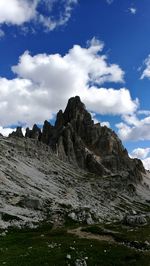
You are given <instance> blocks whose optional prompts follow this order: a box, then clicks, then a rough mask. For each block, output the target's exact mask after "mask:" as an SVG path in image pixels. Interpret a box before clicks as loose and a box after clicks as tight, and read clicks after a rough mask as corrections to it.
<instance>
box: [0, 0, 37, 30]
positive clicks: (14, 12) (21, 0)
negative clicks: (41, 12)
mask: <svg viewBox="0 0 150 266" xmlns="http://www.w3.org/2000/svg"><path fill="white" fill-rule="evenodd" d="M37 4H38V0H34V1H29V0H7V1H6V0H0V24H3V23H6V24H13V25H21V24H23V23H24V22H27V21H30V20H31V19H33V18H34V17H35V16H36V7H37Z"/></svg>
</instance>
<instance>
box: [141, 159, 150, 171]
mask: <svg viewBox="0 0 150 266" xmlns="http://www.w3.org/2000/svg"><path fill="white" fill-rule="evenodd" d="M142 162H143V164H144V167H145V169H147V170H150V157H148V158H146V159H144V160H142Z"/></svg>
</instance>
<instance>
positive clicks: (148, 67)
mask: <svg viewBox="0 0 150 266" xmlns="http://www.w3.org/2000/svg"><path fill="white" fill-rule="evenodd" d="M144 78H148V79H150V54H149V55H148V57H147V58H146V59H145V60H144V71H143V73H142V75H141V79H144Z"/></svg>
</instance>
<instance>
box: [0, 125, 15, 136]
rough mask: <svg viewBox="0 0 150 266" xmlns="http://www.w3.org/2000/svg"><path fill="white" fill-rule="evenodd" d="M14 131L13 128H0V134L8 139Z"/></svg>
mask: <svg viewBox="0 0 150 266" xmlns="http://www.w3.org/2000/svg"><path fill="white" fill-rule="evenodd" d="M13 131H14V129H13V128H3V127H0V134H2V135H3V136H5V137H8V135H9V134H11V133H12V132H13Z"/></svg>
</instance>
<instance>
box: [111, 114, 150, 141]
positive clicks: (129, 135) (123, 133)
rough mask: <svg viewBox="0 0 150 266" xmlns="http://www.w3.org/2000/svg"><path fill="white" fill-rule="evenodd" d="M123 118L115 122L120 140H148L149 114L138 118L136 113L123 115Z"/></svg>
mask: <svg viewBox="0 0 150 266" xmlns="http://www.w3.org/2000/svg"><path fill="white" fill-rule="evenodd" d="M123 120H124V122H121V123H119V124H116V127H117V128H118V134H119V136H120V138H121V139H122V140H125V141H127V140H133V141H138V140H150V116H147V117H145V118H143V119H141V120H140V119H139V118H138V117H137V116H136V114H132V115H124V116H123Z"/></svg>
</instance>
